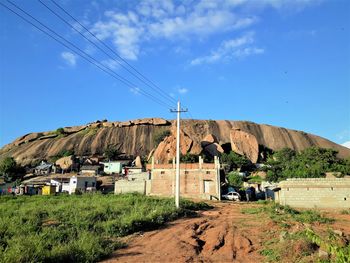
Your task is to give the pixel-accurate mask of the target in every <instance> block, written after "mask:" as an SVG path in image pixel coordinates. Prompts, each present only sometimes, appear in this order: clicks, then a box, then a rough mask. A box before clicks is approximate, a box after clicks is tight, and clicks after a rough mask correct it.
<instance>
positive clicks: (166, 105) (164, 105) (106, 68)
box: [0, 1, 169, 108]
mask: <svg viewBox="0 0 350 263" xmlns="http://www.w3.org/2000/svg"><path fill="white" fill-rule="evenodd" d="M8 2H9V3H10V4H12V5H14V6H15V7H16V8H17V9H19V10H21V11H22V12H23V13H25V14H26V15H27V16H29V17H31V18H32V19H33V20H35V21H36V22H37V23H39V24H40V25H41V26H42V27H44V28H46V29H47V30H49V31H50V32H52V33H54V34H55V35H56V36H58V37H59V38H61V39H63V40H64V41H65V42H67V43H69V44H70V45H72V46H73V47H74V48H76V49H77V50H79V51H80V52H81V53H82V54H84V55H82V54H81V53H79V52H77V51H76V50H74V49H72V48H71V47H70V46H68V45H67V44H65V43H64V42H62V41H61V40H59V39H58V38H56V37H55V36H53V35H52V34H50V33H49V32H47V31H45V30H43V29H42V28H40V27H39V26H37V25H35V24H34V23H33V22H31V21H30V20H28V19H27V18H25V17H23V16H22V15H21V14H19V13H17V12H16V11H15V10H13V9H12V8H11V7H9V6H7V5H5V4H4V3H1V2H0V5H1V6H3V7H4V8H6V9H8V10H9V11H11V12H12V13H14V14H15V15H17V16H18V17H20V18H21V19H23V20H24V21H26V22H27V23H29V24H31V25H32V26H34V27H35V28H37V29H38V30H39V31H41V32H43V33H44V34H46V35H48V36H49V37H51V38H52V39H54V40H55V41H57V42H58V43H60V44H61V45H63V46H64V47H66V48H68V49H69V50H71V51H72V52H74V53H75V54H76V55H78V56H80V57H82V58H83V59H85V60H86V61H88V62H89V63H91V64H93V65H94V66H96V67H97V68H99V69H100V70H102V71H104V72H105V73H107V74H108V75H110V76H112V77H113V78H115V79H117V80H119V81H120V82H122V83H123V84H124V85H126V86H128V87H130V88H131V89H133V91H134V92H135V93H139V94H142V95H144V96H145V97H147V98H149V99H151V100H153V101H154V102H156V103H158V104H160V105H161V106H163V107H166V108H168V107H169V105H168V104H166V103H165V102H163V101H161V100H159V99H158V98H156V97H154V96H153V95H152V94H149V93H148V92H146V91H144V90H142V89H141V88H138V87H137V86H136V85H134V84H133V83H131V82H130V81H128V80H127V79H125V78H123V77H122V76H120V75H119V74H117V73H116V72H114V71H113V70H112V69H110V68H109V67H106V66H104V65H103V64H101V63H100V62H98V61H97V60H96V59H94V58H93V57H91V56H90V55H88V54H87V53H86V52H84V51H83V50H81V49H80V48H79V47H77V46H76V45H74V44H73V43H71V42H70V41H69V40H67V39H65V38H64V37H62V36H60V35H59V34H58V33H56V32H55V31H53V30H51V29H50V28H49V27H47V26H45V25H44V24H43V23H41V22H40V21H39V20H37V19H36V18H34V17H33V16H31V15H30V14H28V13H27V12H26V11H24V10H23V9H21V8H20V7H18V6H17V5H16V4H14V3H12V2H11V1H8Z"/></svg>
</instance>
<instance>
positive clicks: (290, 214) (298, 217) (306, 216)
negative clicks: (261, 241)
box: [241, 203, 334, 225]
mask: <svg viewBox="0 0 350 263" xmlns="http://www.w3.org/2000/svg"><path fill="white" fill-rule="evenodd" d="M241 212H242V213H243V214H260V213H266V214H267V215H269V217H270V218H271V219H272V220H273V221H274V222H276V223H279V224H282V225H288V221H297V222H300V223H309V224H310V223H315V222H318V223H321V224H327V223H332V222H333V221H334V219H331V218H327V217H324V216H323V215H321V214H320V212H319V211H317V210H296V209H294V208H291V207H289V206H282V205H279V204H276V203H265V204H264V205H262V206H258V207H248V208H244V209H242V210H241Z"/></svg>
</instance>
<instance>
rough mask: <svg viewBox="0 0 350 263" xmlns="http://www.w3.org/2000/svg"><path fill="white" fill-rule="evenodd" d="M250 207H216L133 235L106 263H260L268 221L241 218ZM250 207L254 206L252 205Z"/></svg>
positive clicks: (242, 205)
mask: <svg viewBox="0 0 350 263" xmlns="http://www.w3.org/2000/svg"><path fill="white" fill-rule="evenodd" d="M245 206H247V205H246V204H237V203H217V204H215V208H214V209H212V210H210V211H205V212H201V213H200V217H197V218H190V219H180V220H177V221H174V222H172V223H169V224H168V225H167V226H166V227H165V228H162V229H159V230H155V231H150V232H146V233H143V234H142V235H141V234H138V235H134V236H131V237H129V238H128V240H126V242H127V244H128V247H126V248H124V249H119V250H117V251H116V252H115V253H114V255H113V256H112V258H110V259H108V260H106V261H104V262H233V261H234V262H245V263H247V262H259V261H262V260H263V259H262V256H261V255H260V254H259V253H258V249H259V248H260V247H261V242H262V238H263V231H262V230H263V229H264V228H265V227H267V225H266V224H267V223H266V222H267V221H266V220H262V219H260V218H257V217H256V215H247V214H242V213H241V212H240V210H241V209H242V208H243V207H245ZM250 207H251V205H250Z"/></svg>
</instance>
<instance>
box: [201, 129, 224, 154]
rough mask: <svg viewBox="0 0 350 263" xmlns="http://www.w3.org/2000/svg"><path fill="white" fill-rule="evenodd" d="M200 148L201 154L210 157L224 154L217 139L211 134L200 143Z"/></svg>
mask: <svg viewBox="0 0 350 263" xmlns="http://www.w3.org/2000/svg"><path fill="white" fill-rule="evenodd" d="M201 146H202V148H203V152H206V153H207V154H209V155H211V156H218V155H219V154H220V153H223V152H224V149H222V147H221V145H220V144H219V143H218V139H217V138H216V137H215V135H213V134H208V135H207V136H205V137H204V138H203V140H202V141H201Z"/></svg>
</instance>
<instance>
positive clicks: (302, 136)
mask: <svg viewBox="0 0 350 263" xmlns="http://www.w3.org/2000/svg"><path fill="white" fill-rule="evenodd" d="M181 124H182V129H181V130H182V132H181V137H182V141H183V143H182V145H181V151H182V153H186V152H189V153H194V154H198V153H200V152H201V151H202V150H203V149H204V148H206V149H208V150H210V151H212V150H213V149H212V148H213V146H215V147H214V148H215V150H217V151H219V152H220V151H223V150H227V149H234V150H235V151H237V152H239V153H244V154H246V155H247V156H248V157H249V158H252V160H253V162H255V161H256V159H257V158H258V156H259V154H261V152H260V151H261V149H271V150H278V149H281V148H283V147H289V148H292V149H295V150H297V151H300V150H303V149H305V148H308V147H311V146H319V147H323V148H332V149H335V150H337V151H338V152H339V154H338V155H339V157H342V158H345V157H348V156H350V149H347V148H345V147H343V146H341V145H338V144H336V143H333V142H331V141H329V140H327V139H324V138H322V137H319V136H316V135H312V134H309V133H305V132H302V131H296V130H290V129H285V128H281V127H276V126H271V125H266V124H256V123H253V122H248V121H227V120H219V121H214V120H183V121H182V123H181ZM166 130H169V131H170V132H171V133H170V135H169V136H167V137H166V138H164V140H163V142H161V143H160V144H159V146H158V147H157V149H155V148H156V145H155V143H154V138H155V136H156V135H158V134H160V133H162V132H164V131H166ZM174 130H175V122H174V121H168V120H164V119H159V118H148V119H139V120H133V121H127V122H107V121H97V122H94V123H90V124H87V125H83V126H75V127H65V128H63V129H58V130H57V131H50V132H42V133H30V134H26V135H24V136H21V137H20V138H18V139H16V140H15V141H14V142H12V143H10V144H8V145H6V146H4V147H3V148H2V149H1V150H0V158H2V157H5V156H12V157H14V158H15V159H16V161H17V162H19V163H21V164H22V165H27V164H30V163H31V162H33V161H37V160H42V159H48V158H50V157H53V156H57V155H58V154H59V153H61V152H63V151H68V150H71V151H74V153H75V154H76V155H79V156H91V155H94V154H98V155H102V154H103V152H104V151H105V149H106V148H107V147H108V146H109V145H112V146H114V147H116V148H118V149H119V151H121V152H124V153H126V154H129V155H143V156H144V155H149V154H150V153H152V152H153V153H155V157H157V158H158V159H162V160H163V161H164V160H166V159H171V158H172V156H173V153H174V147H175V144H174V142H175V136H174V135H173V132H174ZM208 136H209V137H208ZM205 138H211V139H210V140H211V141H209V142H206V140H207V139H205ZM208 145H209V146H210V147H211V148H209V146H208ZM257 147H258V148H257ZM257 151H258V152H257ZM165 155H166V156H165Z"/></svg>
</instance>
